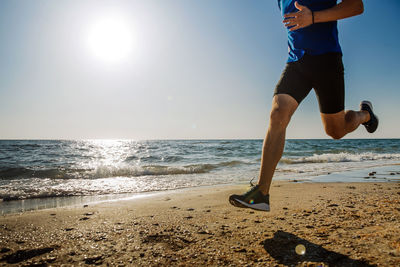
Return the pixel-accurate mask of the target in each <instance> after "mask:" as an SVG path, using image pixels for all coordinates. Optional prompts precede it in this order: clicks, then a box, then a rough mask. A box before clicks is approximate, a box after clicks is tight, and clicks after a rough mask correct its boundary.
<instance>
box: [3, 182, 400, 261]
mask: <svg viewBox="0 0 400 267" xmlns="http://www.w3.org/2000/svg"><path fill="white" fill-rule="evenodd" d="M244 190H247V185H246V186H245V185H229V186H215V187H204V188H196V189H186V190H181V191H178V192H170V193H165V194H158V195H153V196H150V197H144V198H139V199H131V200H124V201H113V202H106V203H100V204H90V205H88V206H87V207H83V206H79V207H64V208H56V209H48V210H39V211H32V212H25V213H21V214H9V215H3V216H1V217H0V265H2V266H5V265H10V264H14V265H21V266H30V265H41V266H46V265H52V266H59V265H62V264H65V265H67V266H68V265H75V266H76V265H116V266H206V265H209V266H226V265H227V266H375V265H378V266H400V184H399V183H293V182H280V181H277V182H275V181H274V182H273V185H272V190H271V208H272V210H271V212H257V211H252V210H249V209H240V208H235V207H233V206H231V205H230V204H229V203H228V201H227V199H228V196H229V195H230V194H232V193H242V192H243V191H244ZM300 244H301V245H304V247H305V249H306V251H305V254H304V255H298V254H296V252H295V248H296V246H297V245H300ZM298 248H301V247H298Z"/></svg>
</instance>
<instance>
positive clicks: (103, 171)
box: [0, 160, 246, 180]
mask: <svg viewBox="0 0 400 267" xmlns="http://www.w3.org/2000/svg"><path fill="white" fill-rule="evenodd" d="M240 164H246V163H245V162H243V161H238V160H234V161H224V162H219V163H215V164H211V163H209V164H191V165H185V166H164V165H147V166H129V165H124V166H98V167H96V168H93V169H66V168H59V169H43V170H33V169H29V168H23V167H15V168H5V169H2V170H0V179H3V180H11V179H21V178H51V179H96V178H110V177H138V176H149V175H178V174H201V173H208V172H211V171H213V170H216V169H218V168H223V167H234V166H237V165H240Z"/></svg>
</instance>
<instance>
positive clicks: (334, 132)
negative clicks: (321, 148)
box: [325, 126, 346, 140]
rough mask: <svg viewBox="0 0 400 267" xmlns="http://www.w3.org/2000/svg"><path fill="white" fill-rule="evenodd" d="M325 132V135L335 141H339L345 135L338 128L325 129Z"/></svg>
mask: <svg viewBox="0 0 400 267" xmlns="http://www.w3.org/2000/svg"><path fill="white" fill-rule="evenodd" d="M325 132H326V134H327V135H329V136H330V137H332V138H333V139H336V140H337V139H341V138H342V137H343V136H345V135H346V131H345V130H344V129H341V128H338V127H329V126H328V127H325Z"/></svg>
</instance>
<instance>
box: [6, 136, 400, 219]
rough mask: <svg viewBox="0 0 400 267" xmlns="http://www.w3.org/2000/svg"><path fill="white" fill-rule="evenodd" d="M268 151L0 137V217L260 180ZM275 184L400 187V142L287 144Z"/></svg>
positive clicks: (248, 144) (243, 144) (238, 144)
mask: <svg viewBox="0 0 400 267" xmlns="http://www.w3.org/2000/svg"><path fill="white" fill-rule="evenodd" d="M262 146H263V140H143V141H135V140H0V214H5V213H12V212H19V211H26V210H30V209H40V208H48V207H55V206H64V205H70V204H76V203H78V204H81V203H85V202H90V201H93V200H110V199H119V198H122V197H127V196H138V195H140V194H143V193H154V192H165V191H169V190H177V189H183V188H193V187H200V186H215V185H225V184H244V183H249V181H250V180H252V179H253V180H254V182H256V181H257V177H258V172H259V168H260V160H261V151H262ZM374 172H375V173H374ZM274 179H276V180H289V181H294V182H298V181H299V182H363V181H365V182H370V181H378V182H399V181H400V139H344V140H324V139H318V140H311V139H305V140H303V139H295V140H286V144H285V151H284V153H283V157H282V159H281V160H280V162H279V164H278V166H277V169H276V173H275V176H274Z"/></svg>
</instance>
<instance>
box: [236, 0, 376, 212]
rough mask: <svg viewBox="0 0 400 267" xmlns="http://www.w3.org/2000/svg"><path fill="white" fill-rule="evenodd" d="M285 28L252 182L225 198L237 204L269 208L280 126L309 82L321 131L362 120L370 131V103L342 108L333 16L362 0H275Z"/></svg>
mask: <svg viewBox="0 0 400 267" xmlns="http://www.w3.org/2000/svg"><path fill="white" fill-rule="evenodd" d="M278 4H279V8H280V9H281V12H282V15H283V17H284V20H283V24H284V26H285V27H286V28H287V33H288V45H289V59H288V60H287V65H286V67H285V69H284V71H283V73H282V76H281V78H280V80H279V82H278V84H277V86H276V88H275V92H274V97H273V100H272V109H271V115H270V122H269V128H268V131H267V134H266V137H265V140H264V144H263V150H262V157H261V168H260V174H259V180H258V184H257V185H256V186H254V187H253V188H252V189H250V190H249V191H248V192H246V193H244V194H243V195H232V196H230V197H229V202H230V203H231V204H232V205H234V206H236V207H240V208H252V209H255V210H262V211H269V210H270V205H269V189H270V185H271V181H272V176H273V174H274V172H275V168H276V165H277V164H278V162H279V160H280V159H281V157H282V153H283V149H284V144H285V133H286V127H287V126H288V124H289V121H290V118H291V117H292V115H293V113H294V112H295V111H296V109H297V107H298V105H299V104H300V103H301V101H302V100H303V99H304V98H305V97H306V96H307V94H308V93H309V92H310V91H311V89H313V88H314V90H315V93H316V95H317V98H318V102H319V108H320V112H321V118H322V122H323V125H324V127H325V132H326V133H327V134H328V135H329V136H331V137H332V138H334V139H340V138H342V137H343V136H345V135H346V134H348V133H350V132H352V131H354V130H355V129H357V128H358V126H359V125H360V124H363V125H364V126H365V128H366V129H367V131H368V132H370V133H373V132H375V130H376V128H377V127H378V118H377V117H376V116H375V115H374V113H373V110H372V104H371V102H369V101H363V102H361V104H360V108H361V110H360V111H353V110H346V111H345V110H344V75H343V63H342V50H341V48H340V45H339V41H338V30H337V20H340V19H344V18H348V17H352V16H356V15H359V14H361V13H363V11H364V6H363V2H362V0H342V1H341V2H340V3H337V0H298V1H295V0H278Z"/></svg>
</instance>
